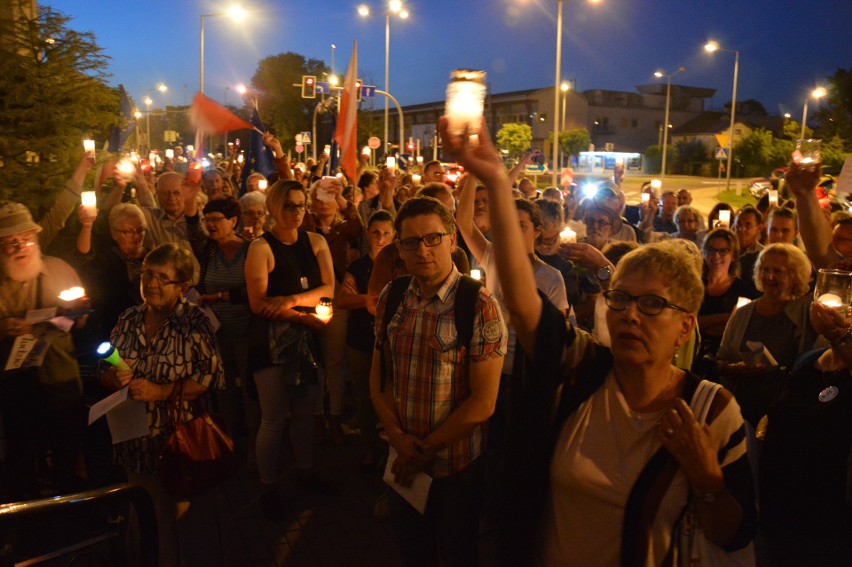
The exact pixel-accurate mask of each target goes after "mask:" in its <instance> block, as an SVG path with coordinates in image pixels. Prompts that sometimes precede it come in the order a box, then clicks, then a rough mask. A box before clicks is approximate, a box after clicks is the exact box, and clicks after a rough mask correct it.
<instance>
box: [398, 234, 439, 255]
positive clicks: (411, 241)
mask: <svg viewBox="0 0 852 567" xmlns="http://www.w3.org/2000/svg"><path fill="white" fill-rule="evenodd" d="M449 234H450V233H449V232H433V233H432V234H427V235H426V236H421V237H420V238H416V237H412V238H403V239H401V240H400V241H399V245H400V247H402V249H403V250H407V251H409V252H411V251H412V250H417V249H418V248H420V243H421V242H422V243H423V244H425V245H426V246H428V247H429V248H432V247H433V246H437V245H438V244H440V243H441V240H442V239H443V238H444V237H445V236H447V235H449Z"/></svg>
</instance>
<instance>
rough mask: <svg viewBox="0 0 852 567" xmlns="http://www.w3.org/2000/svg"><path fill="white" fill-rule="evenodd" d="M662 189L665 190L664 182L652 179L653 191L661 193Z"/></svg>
mask: <svg viewBox="0 0 852 567" xmlns="http://www.w3.org/2000/svg"><path fill="white" fill-rule="evenodd" d="M662 188H663V182H662V181H661V180H659V179H652V180H651V189H653V190H654V191H655V192H659V191H660V189H662Z"/></svg>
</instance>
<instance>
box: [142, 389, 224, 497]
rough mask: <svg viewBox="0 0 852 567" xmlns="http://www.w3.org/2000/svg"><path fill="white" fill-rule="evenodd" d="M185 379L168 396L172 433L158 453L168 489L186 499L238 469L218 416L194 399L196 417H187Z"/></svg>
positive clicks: (172, 493)
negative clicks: (184, 391) (184, 403)
mask: <svg viewBox="0 0 852 567" xmlns="http://www.w3.org/2000/svg"><path fill="white" fill-rule="evenodd" d="M183 384H184V380H181V381H178V382H176V383H175V386H174V388H173V389H172V394H171V396H169V409H168V412H169V413H168V415H169V421H170V423H171V424H172V427H173V433H172V434H171V435H169V436H168V438H166V441H165V442H164V443H163V446H162V447H161V448H160V454H159V459H158V460H159V470H160V473H161V474H162V476H163V484H164V485H165V487H166V490H168V491H169V493H170V494H171V495H172V496H174V497H175V498H177V499H179V500H187V499H189V498H192V497H193V496H195V495H197V494H200V493H201V492H204V491H205V490H208V489H210V488H212V487H214V486H215V485H217V484H219V483H220V482H222V481H224V480H227V479H228V478H230V477H231V476H232V475H233V474H234V472H236V469H237V458H236V454H235V453H234V441H233V439H231V436H230V435H228V431H227V427H226V426H225V424H224V422H223V420H222V418H221V417H219V416H215V415H211V414H210V413H208V412H207V410H206V409H205V408H204V405H203V404H201V403H198V402H194V406H195V412H194V414H195V417H193V418H192V419H190V420H189V421H186V420H185V419H186V413H187V412H186V410H185V409H184V405H183V401H184V400H183Z"/></svg>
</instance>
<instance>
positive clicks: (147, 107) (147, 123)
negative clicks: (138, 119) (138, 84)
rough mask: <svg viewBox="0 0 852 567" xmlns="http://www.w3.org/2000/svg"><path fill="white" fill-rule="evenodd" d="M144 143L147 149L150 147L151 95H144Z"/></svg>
mask: <svg viewBox="0 0 852 567" xmlns="http://www.w3.org/2000/svg"><path fill="white" fill-rule="evenodd" d="M143 102H144V103H145V145H146V146H147V149H149V150H150V149H151V104H152V103H153V102H154V101H153V100H151V97H149V96H146V97H145V100H144V101H143Z"/></svg>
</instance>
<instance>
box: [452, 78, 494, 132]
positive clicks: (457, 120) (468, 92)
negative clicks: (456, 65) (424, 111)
mask: <svg viewBox="0 0 852 567" xmlns="http://www.w3.org/2000/svg"><path fill="white" fill-rule="evenodd" d="M484 104H485V71H474V70H470V69H456V70H455V71H453V72H452V73H450V83H449V84H448V85H447V102H446V108H445V110H444V115H445V116H446V117H447V121H448V122H449V124H448V125H447V129H448V130H449V132H450V133H451V134H456V135H458V134H462V133H464V131H465V130H470V131H471V132H470V133H474V132H478V131H479V125H480V123H481V122H482V111H483V105H484Z"/></svg>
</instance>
